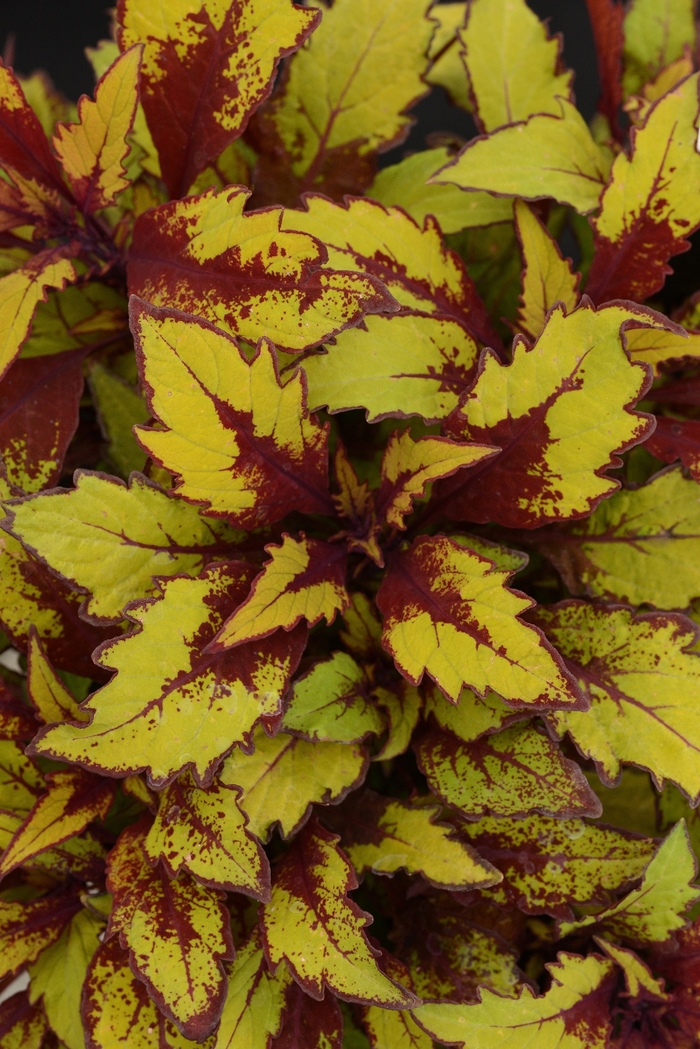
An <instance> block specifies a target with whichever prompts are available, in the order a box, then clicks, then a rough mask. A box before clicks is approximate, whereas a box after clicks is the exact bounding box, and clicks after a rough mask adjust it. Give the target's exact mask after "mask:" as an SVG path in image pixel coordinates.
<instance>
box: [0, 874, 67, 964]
mask: <svg viewBox="0 0 700 1049" xmlns="http://www.w3.org/2000/svg"><path fill="white" fill-rule="evenodd" d="M81 909H82V906H81V903H80V900H79V898H78V896H77V895H76V893H75V892H74V891H68V892H66V891H63V892H59V893H51V894H50V895H49V896H41V897H39V899H35V900H29V901H23V902H21V903H14V902H13V903H7V902H5V901H4V900H0V978H4V977H5V976H9V975H13V976H14V975H16V974H17V973H18V972H19V970H20V969H22V968H24V966H26V965H31V964H32V962H35V961H36V960H37V958H38V957H39V955H40V954H41V952H42V951H44V950H46V948H47V947H50V946H51V944H52V943H54V942H55V941H56V940H57V939H58V938H59V936H60V935H61V933H62V932H63V930H64V929H65V927H66V926H67V925H68V923H69V922H70V921H71V920H72V919H73V916H74V915H75V914H77V913H78V912H79V911H80V910H81Z"/></svg>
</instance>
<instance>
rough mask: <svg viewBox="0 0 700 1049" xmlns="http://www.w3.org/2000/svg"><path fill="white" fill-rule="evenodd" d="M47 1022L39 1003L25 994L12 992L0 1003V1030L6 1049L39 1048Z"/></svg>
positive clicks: (42, 1042) (45, 1031) (46, 1028)
mask: <svg viewBox="0 0 700 1049" xmlns="http://www.w3.org/2000/svg"><path fill="white" fill-rule="evenodd" d="M47 1030H48V1023H47V1020H46V1015H45V1013H44V1010H43V1009H42V1008H41V1006H40V1005H38V1006H37V1005H34V1006H32V1005H30V1003H29V999H28V998H27V995H26V994H22V993H20V994H13V995H11V996H10V997H9V998H6V999H5V1001H4V1002H3V1003H2V1005H0V1031H2V1039H3V1042H4V1045H5V1047H6V1049H41V1047H42V1045H44V1044H45V1042H44V1037H45V1035H46V1033H47Z"/></svg>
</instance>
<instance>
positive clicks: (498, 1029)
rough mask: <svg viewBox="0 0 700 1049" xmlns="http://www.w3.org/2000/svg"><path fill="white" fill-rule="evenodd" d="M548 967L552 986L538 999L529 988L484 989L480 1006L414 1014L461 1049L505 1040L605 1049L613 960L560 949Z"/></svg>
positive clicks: (521, 1048)
mask: <svg viewBox="0 0 700 1049" xmlns="http://www.w3.org/2000/svg"><path fill="white" fill-rule="evenodd" d="M547 968H548V969H549V971H550V973H551V975H552V986H551V987H550V989H549V990H548V991H547V993H546V994H544V995H542V997H538V998H536V997H535V996H534V995H533V993H532V991H531V989H530V988H529V987H527V986H526V987H524V988H523V990H522V992H521V995H520V997H519V998H516V999H513V998H501V997H500V996H499V995H497V994H494V993H493V991H489V990H487V989H484V990H482V992H481V1001H480V1002H479V1003H478V1005H456V1004H452V1003H448V1002H445V1003H443V1002H441V1003H439V1004H435V1005H431V1004H429V1005H420V1006H418V1008H416V1009H414V1010H413V1015H414V1016H415V1018H416V1019H417V1020H418V1022H419V1023H420V1025H421V1027H423V1028H424V1029H425V1030H426V1031H428V1032H429V1033H430V1034H431V1035H432V1036H433V1037H434V1038H438V1039H439V1040H440V1041H441V1042H445V1043H448V1044H453V1045H457V1046H459V1047H460V1049H467V1047H468V1049H501V1047H502V1046H503V1045H504V1044H506V1043H504V1038H507V1039H508V1043H510V1044H509V1047H508V1049H511V1047H512V1049H529V1046H532V1045H534V1044H538V1045H541V1046H543V1047H544V1046H545V1045H546V1046H547V1047H548V1049H549V1047H550V1046H551V1049H607V1047H608V1046H609V1044H610V1041H609V1039H610V1035H611V1033H612V1027H611V1023H610V1020H609V1001H610V998H611V996H612V993H613V990H614V986H615V981H616V974H615V971H614V966H613V963H612V962H611V961H609V960H608V959H607V958H606V959H603V958H600V957H599V956H598V955H595V954H592V955H589V956H588V958H579V957H578V956H577V955H575V954H564V953H561V954H560V955H559V960H558V961H557V962H552V963H550V964H549V965H548V966H547Z"/></svg>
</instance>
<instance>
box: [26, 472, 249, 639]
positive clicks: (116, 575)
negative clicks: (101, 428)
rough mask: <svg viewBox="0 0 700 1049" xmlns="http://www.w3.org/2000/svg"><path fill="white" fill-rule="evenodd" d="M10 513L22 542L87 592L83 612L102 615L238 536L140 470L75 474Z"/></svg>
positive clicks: (191, 569) (109, 615) (111, 614)
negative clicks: (120, 476)
mask: <svg viewBox="0 0 700 1049" xmlns="http://www.w3.org/2000/svg"><path fill="white" fill-rule="evenodd" d="M11 514H12V522H13V523H12V526H11V527H12V529H13V531H14V533H15V534H16V535H17V537H18V538H19V539H21V540H22V542H23V543H24V545H25V546H26V547H27V548H28V549H30V550H32V551H34V552H35V553H36V555H37V556H38V557H40V558H41V559H42V560H44V561H45V562H46V563H47V564H48V565H49V566H50V567H51V568H52V569H53V570H54V571H55V572H60V574H61V575H62V576H64V578H66V579H68V580H69V581H70V582H71V583H72V584H74V585H75V586H77V587H79V588H80V589H81V590H82V591H83V592H84V593H87V594H88V595H89V596H88V599H87V601H86V606H85V611H86V612H87V613H88V615H90V616H92V617H94V618H95V619H98V620H102V621H106V622H110V621H111V622H115V621H118V620H120V619H121V618H122V609H123V608H124V606H125V605H126V604H127V603H128V602H129V601H133V600H135V599H136V598H139V597H145V596H146V595H147V594H152V593H153V592H154V591H155V590H156V585H157V584H156V583H155V582H154V579H153V577H154V576H159V577H161V578H162V577H164V576H171V575H178V574H179V573H182V574H187V575H190V574H191V575H196V574H197V573H198V572H200V571H201V570H202V569H203V568H204V567H205V565H206V564H207V563H208V562H209V561H212V560H221V559H222V558H224V557H225V556H226V554H227V552H230V551H231V550H232V549H233V544H234V543H235V542H236V541H238V540H240V538H241V533H240V532H236V531H234V530H233V529H232V528H229V527H227V525H226V524H225V523H224V522H222V521H217V520H214V519H213V518H207V517H203V516H202V515H201V514H200V512H199V510H198V509H197V508H196V507H194V506H191V505H190V504H189V503H186V502H185V501H184V500H182V499H175V498H173V497H172V496H170V495H168V494H166V493H165V492H163V491H161V489H160V488H158V487H157V486H156V485H155V484H153V483H152V482H149V481H147V480H146V478H145V477H143V476H139V475H136V476H134V477H132V478H130V480H129V483H128V485H125V484H123V483H122V482H121V481H119V480H117V479H116V478H114V477H105V476H104V475H103V474H97V473H80V474H78V476H77V478H76V485H75V488H71V489H68V490H66V489H58V490H57V491H54V492H52V493H45V494H39V495H37V496H35V497H30V498H29V499H27V500H25V501H24V502H22V503H14V504H13V505H12V507H11Z"/></svg>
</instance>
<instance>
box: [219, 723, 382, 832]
mask: <svg viewBox="0 0 700 1049" xmlns="http://www.w3.org/2000/svg"><path fill="white" fill-rule="evenodd" d="M253 743H254V745H255V750H254V752H253V753H252V754H244V753H243V751H241V750H238V749H237V750H234V751H233V752H232V753H231V754H230V755H229V756H228V757H227V758H226V760H225V761H224V764H223V767H222V769H221V772H220V774H219V779H220V780H221V782H222V783H224V784H228V785H232V786H236V787H240V788H241V790H242V792H243V793H242V796H241V798H240V799H239V803H238V804H239V806H240V808H242V809H243V811H244V812H245V814H246V815H247V816H248V820H249V824H248V829H249V830H250V831H251V833H252V834H254V835H255V836H256V837H257V838H260V839H261V840H263V841H265V840H267V838H269V836H270V828H271V827H272V826H273V825H274V824H275V823H277V822H279V827H280V832H281V834H282V836H283V837H284V838H289V837H291V836H292V835H293V834H294V833H296V831H297V830H298V829H299V828H300V827H301V826H302V825H303V823H304V822H305V820H306V819H307V818H308V816H309V813H310V811H311V805H312V804H313V803H320V804H331V803H332V802H339V801H341V800H342V799H343V798H344V797H345V795H346V794H347V793H348V792H349V791H351V790H354V789H355V788H356V787H358V786H359V785H360V783H361V782H362V780H363V779H364V777H365V773H366V772H367V763H368V762H367V753H366V751H365V749H364V747H361V746H359V745H358V744H344V743H309V742H307V740H305V739H299V738H297V737H295V736H288V735H287V734H286V733H285V732H279V733H278V734H277V735H276V736H273V737H272V739H270V738H269V736H267V735H266V734H265V732H264V731H263V730H262V728H259V729H258V730H257V731H256V733H255V735H254V737H253Z"/></svg>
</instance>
